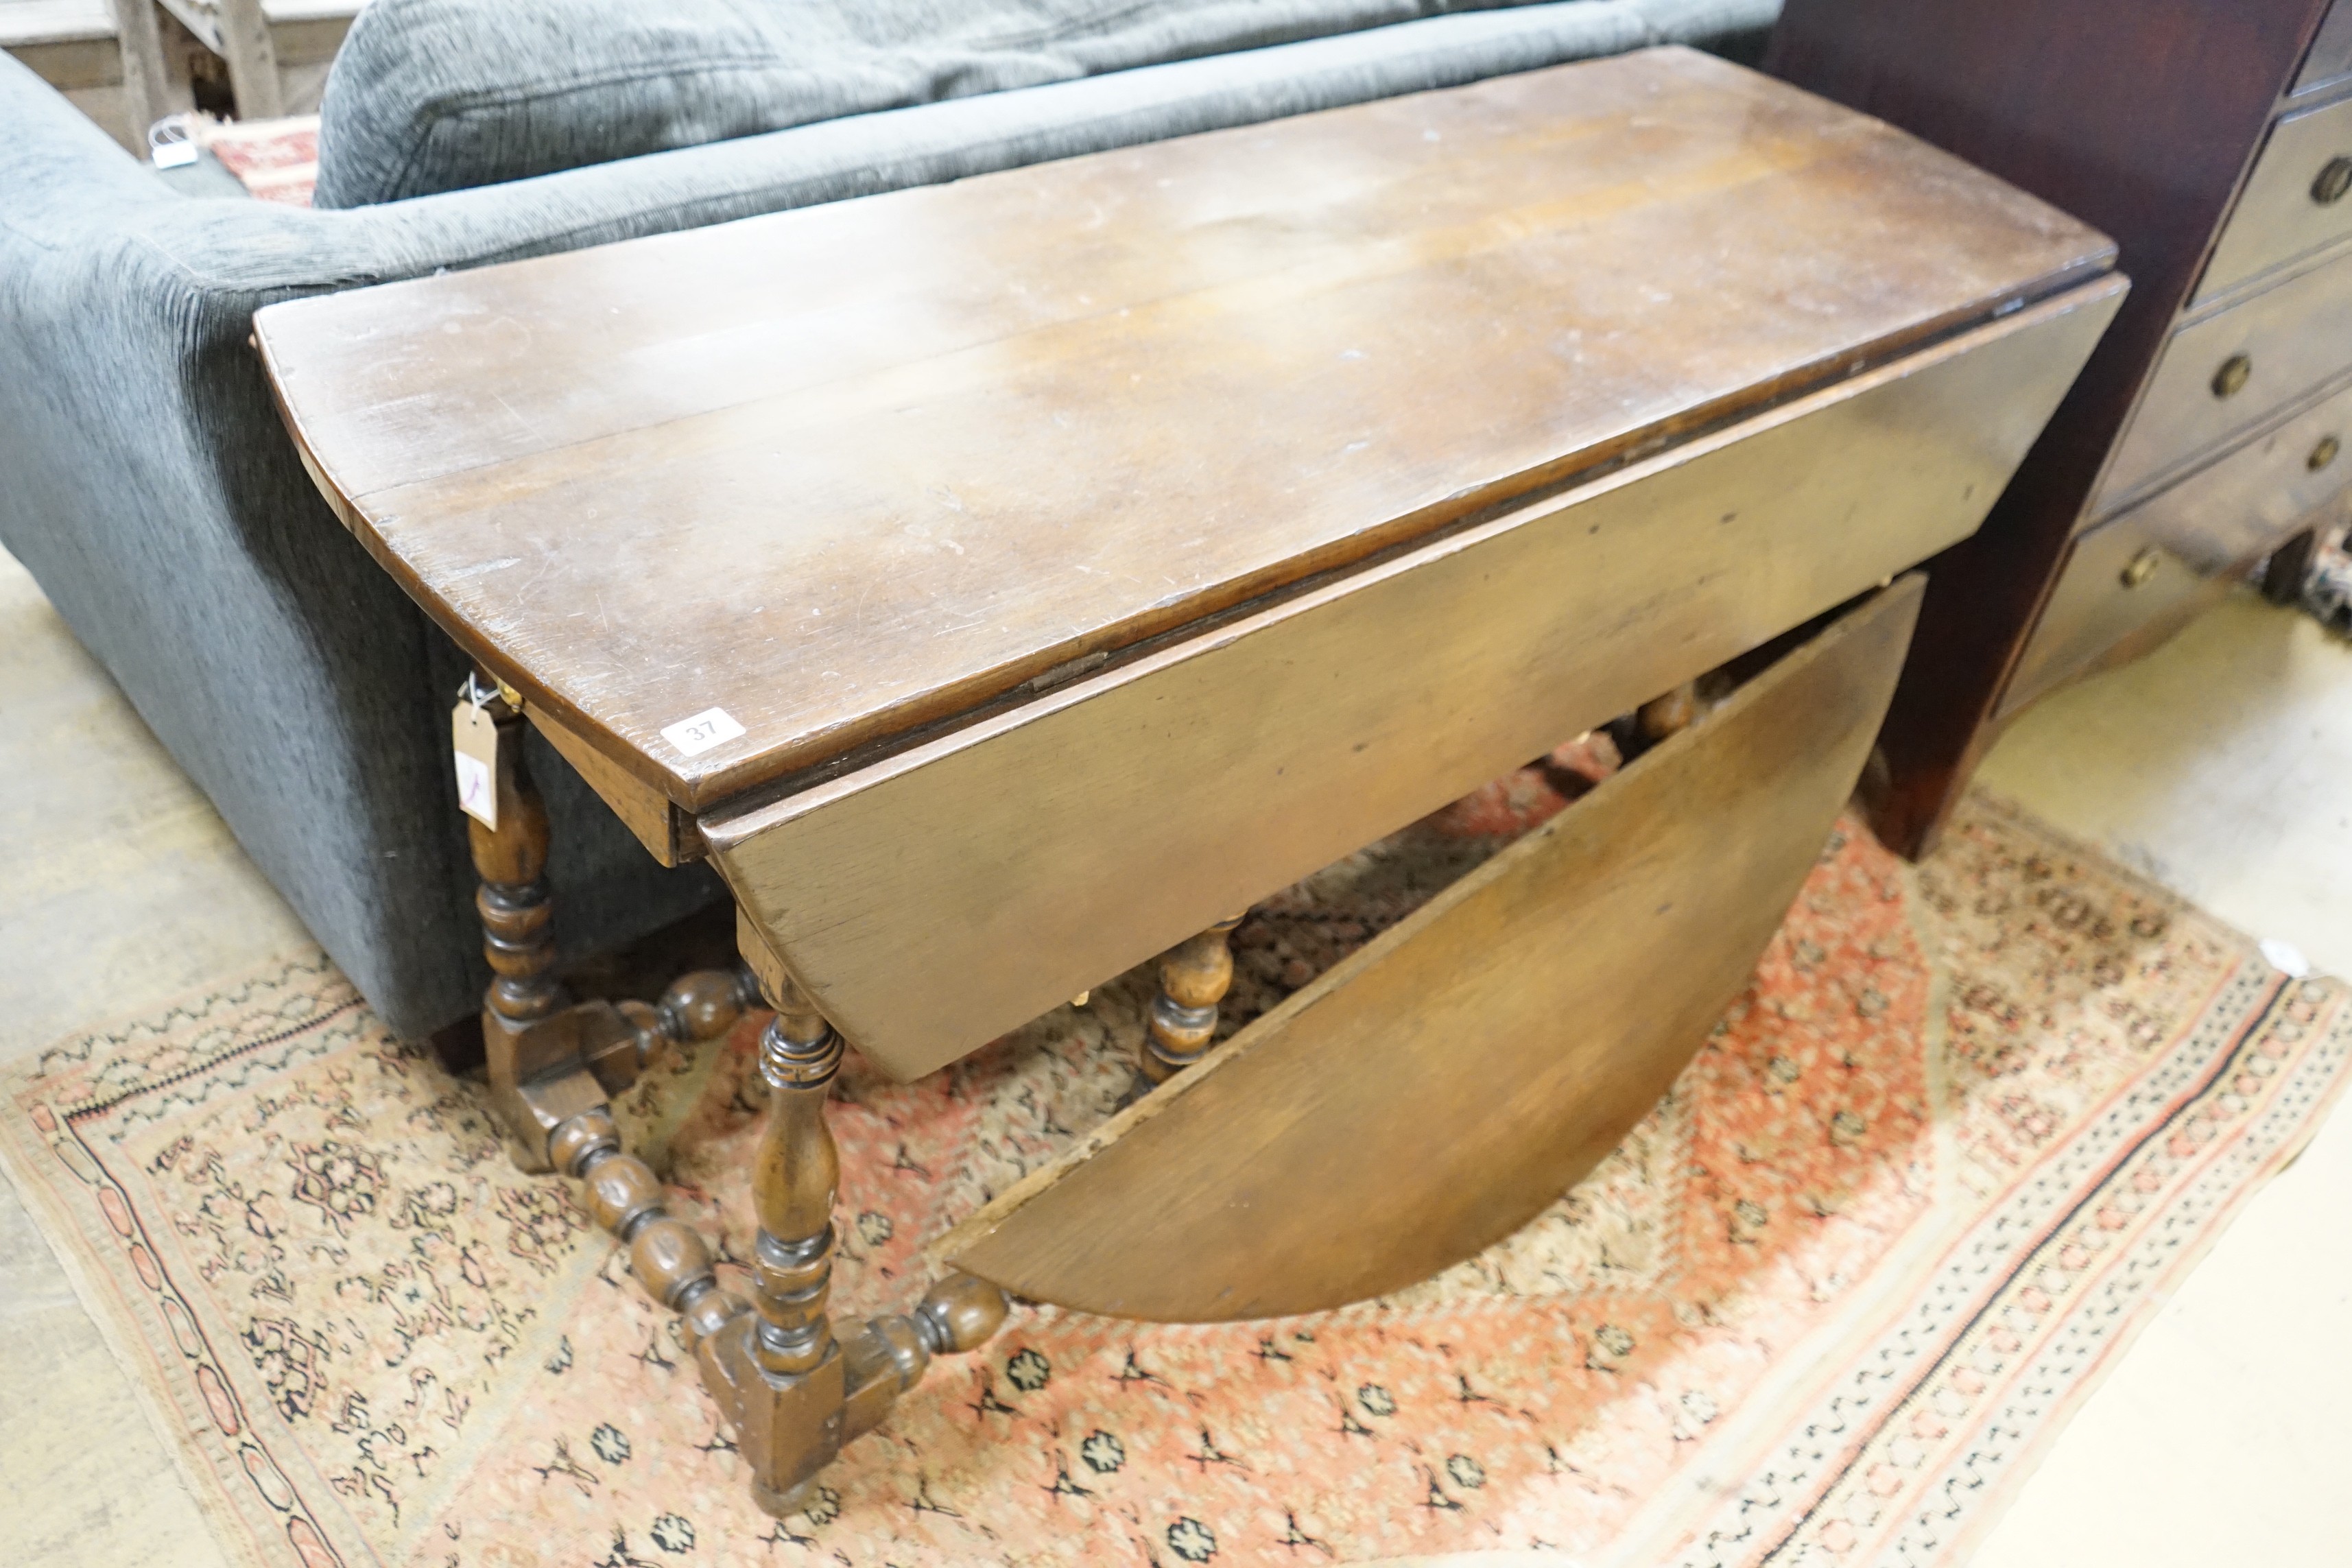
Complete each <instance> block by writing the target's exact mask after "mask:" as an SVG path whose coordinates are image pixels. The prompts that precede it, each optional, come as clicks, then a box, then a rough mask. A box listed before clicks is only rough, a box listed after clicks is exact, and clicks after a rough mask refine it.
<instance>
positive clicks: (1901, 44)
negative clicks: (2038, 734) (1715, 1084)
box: [1766, 0, 2352, 854]
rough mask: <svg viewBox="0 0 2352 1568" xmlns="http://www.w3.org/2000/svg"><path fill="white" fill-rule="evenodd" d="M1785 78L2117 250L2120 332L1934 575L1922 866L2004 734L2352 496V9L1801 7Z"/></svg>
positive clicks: (1913, 782) (1909, 826) (2069, 2)
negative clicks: (2087, 227) (2045, 699)
mask: <svg viewBox="0 0 2352 1568" xmlns="http://www.w3.org/2000/svg"><path fill="white" fill-rule="evenodd" d="M1766 65H1767V68H1768V69H1769V70H1771V71H1773V72H1774V73H1776V74H1778V75H1780V76H1781V77H1782V78H1784V79H1788V80H1790V81H1792V82H1795V83H1796V84H1798V85H1799V86H1801V87H1805V88H1808V89H1811V90H1813V91H1816V92H1819V93H1822V95H1824V96H1826V97H1829V98H1832V99H1835V100H1839V101H1840V102H1843V103H1845V104H1847V105H1850V106H1852V107H1853V108H1856V109H1860V110H1865V111H1867V112H1869V113H1872V114H1875V115H1878V116H1880V117H1881V118H1883V119H1885V120H1888V121H1892V122H1894V123H1895V124H1896V125H1899V126H1901V127H1902V128H1904V129H1905V130H1907V131H1909V132H1913V133H1914V134H1916V135H1918V136H1921V137H1923V138H1925V139H1926V140H1927V141H1929V142H1935V143H1937V145H1939V146H1941V147H1943V148H1945V149H1946V150H1947V151H1949V152H1952V153H1958V154H1959V155H1960V156H1961V157H1963V158H1966V159H1968V160H1969V162H1971V163H1976V164H1978V165H1979V166H1980V167H1982V168H1985V169H1987V170H1989V171H1990V172H1992V173H1994V174H1999V175H2000V176H2001V177H2003V178H2004V179H2007V180H2009V181H2011V183H2013V184H2018V185H2020V186H2022V187H2023V188H2024V189H2026V190H2028V191H2031V192H2032V193H2033V194H2034V195H2039V196H2041V197H2042V198H2043V199H2045V200H2047V201H2050V202H2052V203H2053V204H2055V205H2058V206H2060V207H2063V208H2064V209H2065V210H2067V211H2069V212H2072V213H2074V215H2076V216H2079V217H2081V218H2083V219H2084V221H2086V222H2088V223H2091V224H2094V225H2095V226H2098V227H2100V228H2101V229H2104V230H2105V231H2106V232H2107V233H2109V234H2111V235H2114V236H2115V237H2116V239H2117V240H2118V241H2119V242H2120V243H2121V246H2122V268H2123V270H2124V271H2125V272H2126V273H2127V274H2128V275H2129V276H2130V277H2131V279H2132V281H2133V288H2132V294H2131V297H2130V298H2129V299H2128V300H2126V301H2125V303H2124V307H2123V309H2122V310H2121V312H2120V313H2119V314H2118V315H2117V317H2116V325H2115V328H2114V330H2113V331H2110V332H2109V333H2108V334H2107V337H2106V339H2105V342H2103V343H2102V344H2101V346H2100V347H2099V349H2098V351H2097V352H2096V353H2095V354H2094V355H2093V357H2092V359H2091V362H2090V364H2089V365H2088V366H2087V367H2086V368H2085V369H2084V374H2083V376H2082V378H2081V380H2080V381H2079V382H2077V383H2076V384H2075V386H2074V391H2073V392H2072V394H2071V395H2069V396H2068V398H2067V400H2066V402H2065V403H2064V404H2063V405H2062V406H2061V408H2060V409H2059V412H2058V414H2057V416H2056V417H2055V418H2054V419H2053V420H2052V422H2051V424H2050V426H2049V427H2048V429H2047V430H2046V431H2045V433H2044V434H2043V437H2042V440H2041V442H2040V443H2039V444H2038V445H2037V446H2036V447H2035V448H2034V449H2033V451H2032V453H2031V454H2030V455H2029V456H2028V457H2027V458H2026V460H2025V463H2024V464H2023V466H2022V467H2021V468H2020V469H2019V471H2018V474H2017V477H2016V479H2014V480H2013V481H2012V482H2011V486H2010V488H2009V489H2008V490H2007V492H2006V493H2005V494H2004V495H2003V497H2002V499H2001V500H2000V502H1999V503H1998V505H1996V507H1995V508H1994V510H1993V512H1992V515H1991V516H1990V518H1989V519H1988V520H1987V521H1986V523H1985V526H1984V528H1983V529H1982V531H1979V533H1978V534H1977V535H1976V536H1975V537H1974V538H1973V539H1971V540H1969V541H1967V542H1964V543H1962V544H1960V545H1958V546H1957V547H1955V548H1954V549H1953V550H1952V551H1951V552H1948V554H1947V555H1945V556H1944V557H1942V558H1941V559H1939V560H1938V561H1937V563H1936V565H1935V568H1934V573H1933V576H1932V578H1931V585H1930V587H1929V591H1928V595H1927V603H1926V605H1925V606H1924V608H1923V611H1922V614H1921V618H1920V624H1919V634H1918V638H1917V641H1916V644H1915V645H1914V646H1915V652H1914V654H1913V658H1912V660H1911V664H1910V667H1909V668H1907V669H1906V672H1905V674H1904V678H1903V682H1902V686H1901V688H1900V689H1899V690H1898V691H1897V693H1896V696H1895V703H1894V707H1893V710H1892V711H1891V712H1890V713H1889V716H1888V719H1887V722H1886V728H1885V731H1884V733H1883V735H1882V738H1881V747H1882V752H1883V755H1884V761H1885V770H1884V772H1883V773H1881V774H1879V776H1878V777H1877V778H1876V780H1875V788H1876V798H1875V799H1874V802H1873V805H1874V812H1875V816H1876V818H1877V826H1878V828H1879V831H1880V834H1881V836H1882V837H1885V839H1886V841H1887V842H1888V843H1889V844H1890V845H1892V846H1893V847H1896V848H1899V849H1901V850H1903V851H1904V852H1905V853H1906V854H1917V853H1919V852H1920V851H1921V850H1923V849H1924V848H1926V847H1927V846H1928V845H1929V844H1931V843H1932V842H1933V839H1934V837H1935V834H1936V832H1937V828H1938V827H1939V826H1941V824H1942V822H1943V820H1944V818H1945V816H1946V815H1947V814H1948V811H1949V810H1950V808H1951V805H1952V804H1953V802H1954V801H1955V800H1956V799H1957V798H1958V794H1959V792H1960V790H1961V789H1962V788H1963V787H1964V786H1965V785H1966V784H1967V782H1968V778H1969V774H1970V773H1971V772H1973V771H1974V768H1975V765H1976V763H1977V761H1978V759H1979V757H1980V756H1981V755H1982V754H1983V752H1984V751H1985V750H1986V748H1987V747H1988V746H1989V745H1990V742H1991V741H1992V739H1993V738H1994V737H1995V736H1996V735H1997V734H1998V733H1999V731H2000V727H2001V726H2002V725H2003V724H2004V723H2006V722H2007V721H2009V720H2010V719H2011V718H2013V717H2014V716H2015V715H2016V714H2017V713H2019V712H2020V711H2021V710H2023V709H2024V708H2025V707H2027V706H2028V705H2030V704H2031V703H2032V701H2033V700H2035V699H2036V698H2038V697H2041V696H2042V695H2044V694H2045V693H2047V692H2049V691H2050V690H2052V689H2054V688H2056V687H2057V686H2059V685H2061V684H2063V682H2065V681H2067V680H2069V679H2074V678H2075V677H2078V676H2081V675H2084V674H2087V673H2089V672H2091V671H2093V670H2095V669H2098V668H2104V667H2105V666H2107V665H2109V664H2112V663H2114V662H2116V661H2117V660H2120V659H2123V658H2129V657H2132V656H2134V655H2136V654H2138V653H2140V652H2143V651H2145V650H2146V649H2147V648H2148V647H2152V646H2154V645H2155V644H2156V643H2158V642H2159V641H2161V640H2162V639H2163V638H2164V637H2168V636H2169V635H2170V634H2171V633H2172V632H2173V631H2175V630H2177V629H2179V626H2182V625H2183V624H2185V623H2186V622H2187V621H2188V620H2189V618H2190V617H2191V616H2194V615H2196V614H2197V613H2198V612H2199V611H2200V610H2201V609H2203V608H2204V607H2206V606H2207V605H2210V604H2211V603H2212V602H2213V601H2214V600H2215V599H2216V598H2218V597H2219V596H2220V595H2221V594H2222V593H2223V592H2225V591H2226V590H2227V588H2228V586H2229V584H2231V583H2232V582H2234V581H2236V580H2237V579H2238V578H2239V577H2240V576H2242V575H2243V574H2244V573H2245V571H2246V570H2247V569H2248V568H2250V567H2251V566H2252V564H2253V563H2256V562H2258V561H2259V560H2261V559H2262V558H2263V556H2264V555H2266V554H2268V553H2270V552H2273V550H2276V549H2278V548H2279V547H2280V546H2282V545H2283V544H2285V543H2286V542H2288V541H2290V540H2293V539H2294V538H2296V537H2297V536H2298V535H2300V534H2302V533H2304V532H2305V531H2306V530H2307V529H2308V528H2309V527H2310V525H2311V524H2312V522H2313V521H2315V518H2317V517H2319V516H2320V515H2321V514H2322V513H2324V512H2325V511H2326V510H2328V509H2331V508H2333V507H2336V506H2338V505H2340V504H2341V503H2342V501H2343V500H2344V499H2345V497H2346V494H2347V483H2352V460H2347V459H2345V458H2343V457H2342V456H2341V452H2342V446H2343V442H2344V440H2345V439H2346V438H2347V437H2352V194H2348V193H2352V0H2333V4H2332V5H2331V3H2330V0H1789V5H1788V8H1787V10H1786V12H1785V13H1784V14H1783V16H1782V18H1781V21H1780V26H1779V28H1778V30H1777V31H1776V33H1775V34H1774V37H1773V41H1772V50H1771V54H1770V56H1769V58H1768V60H1767V62H1766Z"/></svg>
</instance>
